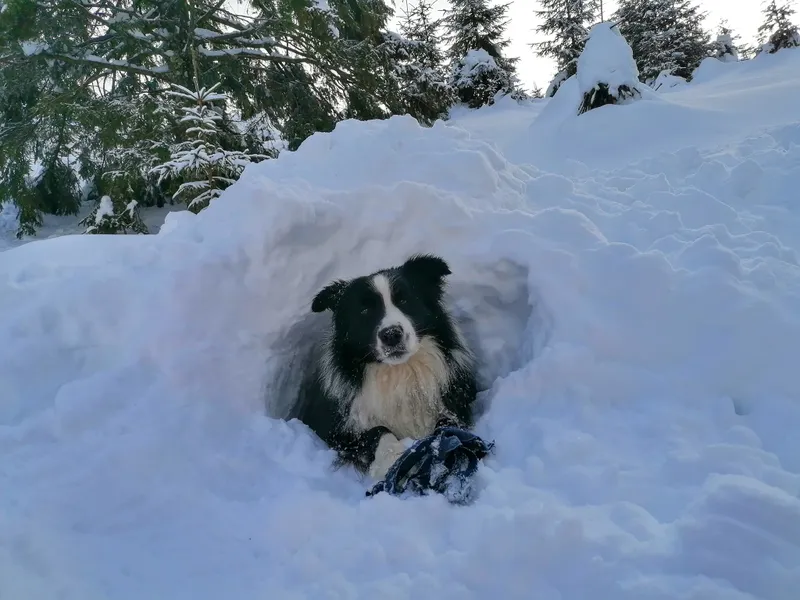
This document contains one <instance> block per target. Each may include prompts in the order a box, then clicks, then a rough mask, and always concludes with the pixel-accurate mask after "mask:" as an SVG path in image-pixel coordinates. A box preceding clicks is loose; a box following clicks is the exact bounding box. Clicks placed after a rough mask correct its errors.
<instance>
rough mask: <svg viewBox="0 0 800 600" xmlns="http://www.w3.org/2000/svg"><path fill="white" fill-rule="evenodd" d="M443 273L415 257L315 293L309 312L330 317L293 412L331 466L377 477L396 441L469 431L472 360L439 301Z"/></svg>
mask: <svg viewBox="0 0 800 600" xmlns="http://www.w3.org/2000/svg"><path fill="white" fill-rule="evenodd" d="M450 274H451V271H450V267H449V266H448V264H447V263H446V262H445V261H444V260H443V259H442V258H440V257H438V256H433V255H430V254H417V255H414V256H412V257H410V258H409V259H408V260H407V261H406V262H405V263H404V264H402V265H401V266H399V267H391V268H388V269H383V270H381V271H377V272H375V273H372V274H370V275H366V276H362V277H357V278H355V279H352V280H349V281H344V280H336V281H333V282H331V283H330V284H328V285H327V286H325V287H324V288H323V289H322V290H321V291H319V293H317V295H316V296H315V297H314V299H313V301H312V303H311V310H312V311H313V312H315V313H321V312H325V311H331V313H332V320H331V324H330V328H329V330H328V332H327V335H326V336H325V338H324V340H323V341H322V343H321V345H320V348H319V352H318V356H317V357H316V358H315V360H314V368H313V369H312V370H311V376H310V377H309V378H308V380H307V381H306V383H305V384H304V385H303V386H301V391H300V394H299V396H298V400H297V403H296V405H295V411H294V416H295V417H296V418H297V419H298V420H299V421H301V422H303V423H305V424H306V425H307V426H308V427H309V428H310V429H311V430H312V431H313V432H314V433H316V434H317V435H318V436H319V437H320V438H321V439H322V440H323V441H324V442H325V443H326V444H327V445H328V446H329V447H330V448H332V449H333V450H335V451H336V453H337V460H336V463H337V465H338V466H343V465H346V464H350V465H352V466H353V467H355V469H356V470H357V471H359V472H360V473H362V474H367V473H368V474H369V475H370V476H371V477H372V478H374V479H376V480H379V479H382V478H383V477H384V476H385V474H386V472H387V471H388V469H389V468H390V467H391V466H392V464H393V463H394V462H395V461H396V460H397V458H398V457H399V456H400V455H401V454H402V453H403V452H404V451H405V449H406V445H405V444H404V443H403V442H402V440H404V439H407V438H412V439H420V438H423V437H425V436H428V435H430V434H432V433H433V432H434V431H435V430H436V429H437V428H439V427H442V426H455V427H460V428H463V429H469V428H471V427H472V426H473V424H474V423H473V419H474V416H473V405H474V403H475V400H476V396H477V383H476V373H475V358H474V354H473V353H472V352H471V350H470V349H469V347H468V346H467V343H466V341H465V338H464V336H463V334H462V332H461V330H460V329H459V327H458V325H457V323H456V322H455V319H454V318H453V316H452V315H451V314H450V312H449V311H448V310H447V308H446V306H445V303H444V298H443V295H444V287H445V278H446V277H447V275H450Z"/></svg>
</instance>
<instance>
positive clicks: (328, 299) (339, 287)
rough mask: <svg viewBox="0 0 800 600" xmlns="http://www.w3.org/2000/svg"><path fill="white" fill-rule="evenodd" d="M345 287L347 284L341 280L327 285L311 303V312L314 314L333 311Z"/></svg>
mask: <svg viewBox="0 0 800 600" xmlns="http://www.w3.org/2000/svg"><path fill="white" fill-rule="evenodd" d="M346 287H347V282H346V281H342V280H341V279H337V280H336V281H334V282H332V283H329V284H328V285H326V286H325V287H324V288H322V289H321V290H320V291H319V292H318V293H317V295H316V296H314V300H313V301H312V302H311V310H312V311H313V312H315V313H319V312H325V311H326V310H333V309H334V308H336V305H337V304H338V303H339V298H341V297H342V292H344V288H346Z"/></svg>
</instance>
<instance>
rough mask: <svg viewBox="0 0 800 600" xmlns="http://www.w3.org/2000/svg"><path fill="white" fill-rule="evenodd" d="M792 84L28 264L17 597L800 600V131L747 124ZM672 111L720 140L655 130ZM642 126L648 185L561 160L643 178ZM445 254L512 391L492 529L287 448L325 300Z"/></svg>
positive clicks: (366, 142) (3, 523)
mask: <svg viewBox="0 0 800 600" xmlns="http://www.w3.org/2000/svg"><path fill="white" fill-rule="evenodd" d="M787 64H788V62H785V63H781V60H780V59H779V60H778V61H771V62H770V63H767V62H766V61H765V62H764V65H765V67H764V69H765V70H767V71H770V70H771V72H772V75H773V76H775V75H776V73H778V72H782V71H781V69H785V68H786V65H787ZM775 65H777V66H775ZM726 66H727V67H729V68H737V67H739V65H726ZM758 77H761V75H753V76H752V77H749V78H748V77H743V78H742V80H741V82H740V85H741V86H742V87H741V89H740V90H738V91H737V93H736V94H735V95H733V94H730V95H727V96H726V106H725V107H723V108H719V107H718V108H717V110H718V112H720V114H721V116H720V117H719V118H717V117H714V118H710V119H709V120H711V121H712V123H711V124H710V125H709V128H707V129H704V128H703V127H702V126H700V121H699V120H697V118H698V117H699V114H710V111H709V110H708V109H707V107H703V106H700V107H698V106H697V103H698V102H699V100H698V99H699V98H701V97H702V96H701V95H700V92H698V91H697V90H698V89H701V87H702V86H696V87H692V86H686V89H681V90H676V91H675V92H674V93H672V94H670V95H669V97H670V101H669V103H667V102H665V101H648V102H639V103H636V104H634V105H630V106H626V107H621V108H624V109H625V110H617V111H592V112H602V113H605V115H604V119H606V120H605V121H604V120H602V119H598V118H593V115H592V114H591V113H587V114H586V115H585V117H586V118H585V119H581V122H582V123H583V125H582V127H583V129H582V130H581V131H580V132H579V131H578V130H577V129H574V130H572V133H571V130H570V127H571V126H572V125H571V124H572V123H574V121H570V120H567V119H566V118H565V120H563V121H560V122H559V123H558V125H554V124H552V123H551V125H550V128H549V129H545V128H543V129H542V130H541V131H542V132H543V137H541V138H535V137H533V138H530V139H529V140H527V144H528V145H527V156H524V155H523V154H522V147H521V146H519V147H517V151H518V152H519V153H520V154H519V155H518V156H520V157H521V158H522V159H521V160H517V161H516V164H515V163H514V162H512V161H511V160H510V159H509V158H508V156H509V152H507V151H506V149H507V148H508V147H509V144H508V140H507V139H495V140H489V139H479V135H478V133H476V132H477V131H481V132H488V130H489V128H488V127H480V126H479V125H478V124H477V121H478V120H479V119H478V117H475V116H473V117H472V120H471V121H465V122H464V125H463V126H462V125H460V124H459V122H458V121H456V122H454V123H451V124H449V125H447V126H444V125H441V124H438V125H437V126H435V127H434V128H432V129H428V130H426V129H422V128H420V127H419V126H417V125H416V124H415V123H414V122H413V121H412V120H410V119H409V118H404V117H396V118H393V119H390V120H388V121H384V122H370V123H355V122H344V123H341V124H339V126H337V128H336V130H335V131H333V132H332V133H330V134H318V135H315V136H314V137H312V138H311V139H309V140H308V141H307V142H306V143H304V144H303V145H302V146H301V148H300V149H299V150H298V151H297V152H295V153H286V154H284V155H283V156H282V157H281V158H280V159H278V160H275V161H267V162H263V163H259V164H258V165H253V166H251V167H248V169H247V170H246V172H245V175H244V176H243V178H242V179H241V180H240V181H239V182H238V183H237V184H236V185H234V186H233V187H231V188H230V189H229V190H227V191H226V193H225V194H224V195H223V196H222V197H221V198H220V199H219V200H218V201H215V202H214V203H213V204H212V205H211V206H210V207H209V208H208V209H207V210H205V211H203V212H202V213H201V214H200V215H197V216H195V215H192V214H191V213H188V212H184V213H179V214H175V215H170V216H169V217H168V219H167V222H166V223H165V225H164V227H163V228H162V230H161V233H160V234H159V235H157V236H136V237H134V236H128V237H122V236H120V237H106V236H83V237H81V236H76V237H61V238H57V239H51V240H46V241H40V242H35V243H30V244H27V245H25V246H22V247H19V248H16V249H13V250H8V251H6V252H3V253H0V286H2V289H0V314H2V315H3V318H2V319H0V339H2V340H3V342H4V343H3V345H2V346H0V390H3V392H2V399H1V400H0V490H2V493H0V597H3V598H5V597H9V598H53V597H60V598H63V599H65V600H70V599H80V600H87V599H94V598H109V597H113V598H115V599H127V598H130V599H132V600H133V599H136V600H140V599H141V598H170V599H175V600H178V599H182V598H187V599H188V598H192V599H193V600H196V599H205V598H209V599H212V598H213V599H217V598H221V597H242V598H244V597H247V598H253V597H274V598H282V599H283V598H286V599H289V598H317V597H354V598H363V597H381V598H433V597H443V596H447V597H450V596H453V597H458V598H463V599H472V598H474V599H479V598H487V597H490V596H491V597H498V598H508V599H529V598H531V597H536V598H542V599H547V598H560V599H563V600H566V599H576V600H577V599H580V600H583V599H585V598H586V597H588V596H591V597H597V598H603V599H604V600H617V599H631V600H633V599H636V600H640V599H644V598H647V599H663V600H667V599H670V600H672V599H675V598H687V599H689V598H692V599H698V600H699V599H700V598H715V599H720V600H724V599H735V600H744V599H746V598H748V599H752V598H763V599H768V600H786V599H787V598H789V597H790V596H789V595H787V594H790V593H791V592H790V590H794V589H796V588H797V585H798V584H799V583H800V529H798V527H797V526H796V524H797V523H800V500H798V494H800V441H798V438H797V435H796V432H797V427H798V423H800V397H799V396H800V393H799V392H798V390H799V389H800V386H798V377H797V367H796V362H797V356H798V355H800V267H798V265H799V264H800V259H799V257H798V251H800V233H798V232H800V221H799V220H798V210H797V206H796V202H794V200H795V199H796V190H797V186H798V183H799V182H800V128H799V127H798V125H797V121H798V117H799V116H800V115H798V112H797V108H794V109H793V110H789V109H788V108H787V105H785V104H780V103H779V104H778V105H777V106H774V104H773V105H771V106H772V107H773V108H774V110H771V111H769V113H770V116H769V118H767V117H764V116H763V115H761V114H760V115H758V116H754V117H752V118H751V119H750V120H749V121H746V122H745V123H741V122H740V120H739V119H737V118H736V117H737V115H738V114H739V112H738V111H740V110H742V107H743V106H744V105H745V104H746V103H747V102H749V101H750V100H749V98H752V101H755V100H756V98H757V93H758V89H756V91H753V88H752V87H751V86H752V83H753V81H755V80H756V79H757V78H758ZM765 77H766V76H765ZM766 79H769V78H768V77H767V78H766ZM570 85H573V86H574V89H573V90H572V91H570V89H569V88H568V87H565V86H570ZM720 85H721V84H720V83H709V85H708V86H707V87H706V88H705V90H706V92H705V93H706V94H707V95H708V97H709V98H713V96H714V94H716V93H717V90H719V89H720V87H719V86H720ZM725 85H728V84H727V83H725ZM797 85H798V83H797V81H796V76H795V81H794V82H792V83H786V82H773V83H772V84H766V83H765V85H764V86H762V89H761V96H760V101H759V105H766V104H768V103H769V102H771V100H772V98H773V92H774V90H775V88H776V87H780V86H784V87H787V88H788V87H791V86H795V87H797ZM576 91H577V83H576V82H575V80H574V79H573V80H572V82H570V81H568V82H566V83H565V84H564V86H562V90H559V93H558V95H557V97H556V98H558V96H563V97H564V98H566V97H567V96H565V95H564V94H568V93H572V92H576ZM701 91H702V90H701ZM556 98H554V99H553V101H552V102H553V104H548V105H546V106H545V107H544V108H543V109H542V110H541V112H540V113H538V117H537V116H536V114H535V113H534V114H533V116H532V117H529V116H522V114H521V113H519V112H517V111H512V110H505V109H504V110H496V111H488V112H487V113H486V114H487V115H489V116H487V118H491V119H497V120H498V123H499V122H500V121H501V120H502V119H504V118H508V119H510V120H512V122H514V121H513V119H518V120H517V121H516V123H518V124H519V125H521V126H523V127H524V126H525V125H527V124H528V123H530V120H531V118H535V119H536V121H535V123H540V122H542V123H543V122H544V121H543V120H544V119H550V118H552V117H553V115H554V113H553V112H552V111H553V110H555V109H556V108H557V102H555V100H556ZM743 98H745V99H743ZM709 102H710V100H709ZM535 110H538V108H537V109H535ZM548 111H549V112H548ZM665 111H666V112H665ZM670 111H674V114H680V115H684V116H685V115H686V114H687V113H692V114H694V115H695V117H696V119H695V120H692V119H680V120H675V121H669V122H666V123H664V125H663V128H662V129H659V130H655V131H652V132H651V133H649V134H648V135H646V136H645V135H642V133H641V132H642V131H643V130H642V129H637V128H638V127H641V125H642V124H643V123H648V122H649V123H652V122H654V119H656V118H661V117H665V116H669V115H670V114H673V113H672V112H670ZM726 111H727V112H726ZM548 114H550V116H548ZM759 119H760V120H759ZM781 119H783V120H782V121H781ZM768 121H769V122H771V123H772V127H773V128H772V129H770V130H769V131H766V132H765V131H763V130H762V131H759V132H758V135H757V136H755V137H748V134H749V133H750V130H751V129H752V127H754V126H755V125H754V123H761V126H762V127H763V126H764V124H765V123H766V122H768ZM723 125H724V126H725V129H724V130H723V128H722V126H723ZM471 127H474V128H471ZM609 128H610V129H611V130H612V131H615V133H616V134H617V135H619V136H621V137H622V138H624V139H625V140H627V142H628V143H629V144H631V145H632V146H635V147H638V151H636V148H634V149H633V150H631V154H632V155H633V156H635V158H636V159H637V161H638V162H636V163H632V162H631V161H630V160H628V161H627V162H625V156H620V157H617V159H616V160H617V161H618V163H619V164H618V165H617V170H616V171H614V172H607V171H601V170H597V169H595V168H592V167H591V165H590V164H589V163H588V162H584V163H576V162H573V163H568V162H567V161H566V160H564V158H563V157H564V156H569V155H571V153H572V152H573V151H574V153H575V155H576V156H577V157H578V158H583V157H585V156H587V152H588V150H586V149H585V147H584V146H581V147H577V146H576V147H573V148H562V147H561V146H560V145H558V144H556V143H554V141H553V140H554V139H555V138H547V137H544V135H545V133H547V134H548V135H555V132H556V131H557V130H560V134H561V135H566V136H567V137H569V135H575V136H577V135H578V133H580V134H581V136H580V137H581V139H586V140H600V139H603V138H605V139H606V141H607V144H606V145H605V146H600V150H602V151H603V152H605V153H611V152H614V151H615V149H616V148H617V146H615V145H614V144H613V143H611V142H610V141H609V140H608V132H609ZM468 129H469V131H468ZM501 129H502V130H503V131H506V132H509V131H511V130H512V127H511V125H510V124H507V125H505V126H504V127H501ZM470 131H471V132H472V133H470ZM576 139H577V137H576ZM665 139H666V141H664V140H665ZM709 139H725V140H729V143H728V145H726V146H724V147H719V148H717V149H715V150H713V151H703V152H701V151H699V150H697V149H696V148H691V149H684V150H678V148H674V147H673V146H674V144H675V143H676V141H678V140H684V141H689V140H691V141H692V143H693V144H694V146H698V145H700V144H703V145H705V144H706V143H707V142H708V141H709ZM565 143H566V142H565ZM637 144H638V146H636V145H637ZM589 147H590V148H591V143H589ZM670 148H672V149H670ZM547 152H552V153H553V154H554V155H555V156H553V157H551V162H550V164H551V165H552V168H551V169H550V170H545V169H546V168H547V167H545V166H544V165H543V164H542V161H541V158H542V156H544V155H545V154H546V153H547ZM558 156H561V157H562V159H561V162H560V163H559V162H557V161H556V157H558ZM567 175H568V176H567ZM416 251H430V252H437V253H441V254H442V255H443V256H445V258H446V259H447V260H448V261H449V262H450V264H451V267H452V270H453V275H452V280H451V287H450V292H451V295H452V299H453V302H454V304H455V306H456V307H457V310H458V313H459V314H460V316H461V317H462V318H463V319H464V320H465V321H466V322H467V324H468V326H469V331H470V335H471V337H472V339H474V340H476V342H477V343H478V345H479V350H480V355H481V357H482V359H483V364H484V369H483V372H482V376H483V380H484V382H485V384H486V390H485V393H484V396H485V397H484V400H485V401H486V405H487V407H488V408H487V410H486V412H485V414H484V415H483V417H482V418H481V420H480V422H479V424H478V433H479V434H480V435H482V436H484V437H485V438H489V439H494V440H496V442H497V453H496V455H494V456H493V457H491V459H490V460H488V461H487V463H486V465H485V467H484V468H483V469H482V470H481V474H480V478H481V480H480V482H481V485H482V488H483V489H482V491H481V494H480V497H479V498H478V500H477V502H476V504H475V505H473V506H471V507H467V508H463V509H455V508H453V507H451V506H449V505H448V504H446V502H444V501H443V500H442V499H441V498H439V497H429V498H421V499H413V500H399V499H396V498H392V497H386V496H385V495H381V496H378V497H376V498H373V499H368V498H365V497H364V495H363V494H364V489H365V486H366V484H367V483H368V482H365V481H359V480H358V479H357V478H356V477H355V476H354V475H353V474H352V473H351V472H349V471H336V472H332V471H331V470H330V468H329V464H330V460H331V454H330V453H329V452H328V451H327V450H326V449H324V448H323V447H321V445H320V444H319V443H318V442H317V441H316V440H315V439H313V438H312V437H311V435H310V434H309V433H308V431H307V430H306V428H304V427H303V426H301V425H300V424H298V423H294V422H293V423H286V422H283V421H281V420H280V419H277V418H274V417H278V416H280V414H281V413H282V411H283V409H284V407H285V404H286V402H287V400H288V399H289V398H290V391H291V386H292V381H293V376H294V374H295V373H296V369H298V368H302V366H303V365H302V362H297V361H295V357H296V356H298V354H299V357H300V358H302V356H303V353H304V352H305V350H306V349H307V348H308V343H309V342H310V341H311V340H313V339H314V337H315V335H317V334H318V333H319V326H320V325H322V324H323V323H324V319H325V317H324V316H321V315H314V316H313V317H312V316H310V315H309V304H310V301H311V298H312V297H313V294H314V293H315V292H316V291H317V290H318V289H319V288H320V286H322V285H324V284H325V283H327V282H328V281H329V280H330V279H331V278H334V277H349V276H354V275H358V274H362V273H365V272H368V271H370V270H372V269H376V268H379V267H383V266H386V265H391V264H395V263H397V262H399V261H402V260H404V259H405V258H406V257H407V255H408V254H410V253H412V252H416Z"/></svg>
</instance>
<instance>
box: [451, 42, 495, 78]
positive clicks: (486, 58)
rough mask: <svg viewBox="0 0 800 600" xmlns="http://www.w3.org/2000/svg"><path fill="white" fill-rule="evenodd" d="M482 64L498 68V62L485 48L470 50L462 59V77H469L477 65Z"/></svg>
mask: <svg viewBox="0 0 800 600" xmlns="http://www.w3.org/2000/svg"><path fill="white" fill-rule="evenodd" d="M481 66H483V67H489V68H490V69H496V68H497V62H496V61H495V60H494V57H492V55H491V54H489V53H488V52H487V51H486V50H484V49H483V48H480V49H478V50H470V51H469V52H467V54H466V55H465V56H464V58H463V59H462V60H461V69H460V75H461V76H462V77H469V75H470V74H471V73H472V72H473V71H474V70H475V69H476V68H477V67H481Z"/></svg>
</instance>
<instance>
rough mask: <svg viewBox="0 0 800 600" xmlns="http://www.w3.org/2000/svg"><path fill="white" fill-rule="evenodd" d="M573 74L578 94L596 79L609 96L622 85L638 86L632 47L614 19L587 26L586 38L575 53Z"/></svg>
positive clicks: (595, 83)
mask: <svg viewBox="0 0 800 600" xmlns="http://www.w3.org/2000/svg"><path fill="white" fill-rule="evenodd" d="M577 77H578V87H579V90H580V92H581V94H586V93H587V92H590V91H591V90H593V89H594V88H595V86H597V85H598V84H600V83H605V84H606V85H608V90H609V93H610V94H611V95H612V96H617V95H618V93H619V88H620V87H622V86H627V87H628V88H629V89H631V90H633V89H638V88H639V87H641V85H640V83H639V69H638V68H637V67H636V61H635V60H634V59H633V51H632V50H631V47H630V46H629V45H628V42H626V41H625V38H624V37H623V36H622V34H621V33H620V32H619V30H618V29H617V28H616V26H615V25H614V23H610V22H603V23H598V24H596V25H594V26H593V27H592V28H591V29H590V30H589V39H588V40H586V45H585V46H584V49H583V52H581V55H580V56H579V57H578V74H577Z"/></svg>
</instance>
